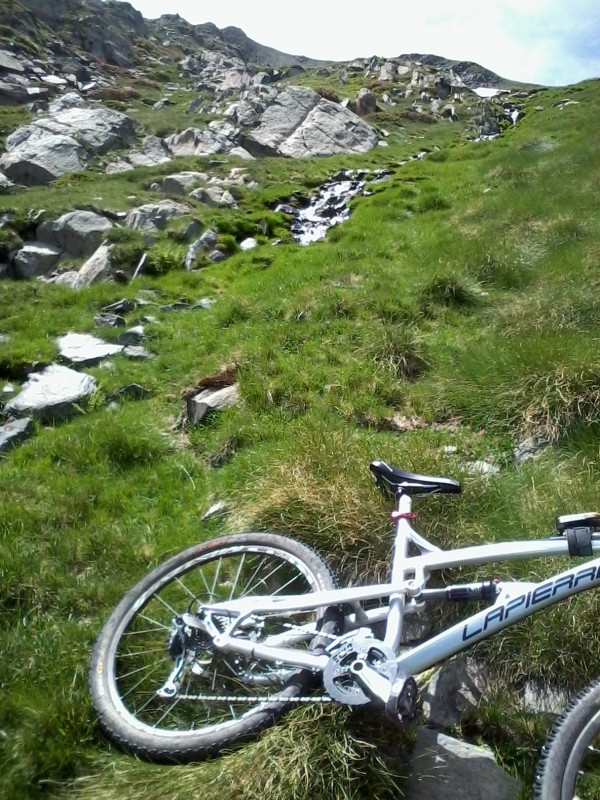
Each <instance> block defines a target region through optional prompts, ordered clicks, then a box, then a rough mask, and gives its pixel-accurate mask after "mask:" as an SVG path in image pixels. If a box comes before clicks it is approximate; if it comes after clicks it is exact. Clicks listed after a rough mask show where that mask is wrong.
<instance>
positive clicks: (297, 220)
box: [275, 171, 366, 245]
mask: <svg viewBox="0 0 600 800" xmlns="http://www.w3.org/2000/svg"><path fill="white" fill-rule="evenodd" d="M365 175H366V173H365V172H361V173H354V172H344V171H342V172H341V173H339V174H338V175H336V176H335V177H334V178H332V179H331V180H330V181H327V182H326V183H324V184H323V185H322V186H321V188H320V189H319V190H318V192H316V193H315V194H314V195H313V196H311V198H310V199H309V201H308V203H307V205H306V206H305V207H303V208H295V207H294V206H291V205H289V204H284V205H279V206H277V208H276V209H275V210H276V211H281V212H283V213H285V214H290V215H292V217H293V220H292V223H291V225H290V229H291V231H292V234H293V237H294V239H295V241H297V242H298V243H299V244H303V245H307V244H311V243H312V242H317V241H320V240H321V239H324V238H325V235H326V233H327V231H328V230H329V228H331V227H333V226H334V225H339V224H340V223H341V222H343V221H344V220H346V219H348V217H349V216H350V209H349V207H348V202H349V201H350V199H351V198H353V197H356V196H357V195H359V194H364V193H365V191H366V181H365V180H364V177H365Z"/></svg>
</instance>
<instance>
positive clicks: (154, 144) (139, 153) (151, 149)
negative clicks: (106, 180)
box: [106, 136, 171, 175]
mask: <svg viewBox="0 0 600 800" xmlns="http://www.w3.org/2000/svg"><path fill="white" fill-rule="evenodd" d="M170 160H171V153H170V152H169V149H168V147H167V145H166V144H165V142H164V141H163V140H162V139H159V137H158V136H146V138H145V139H144V140H143V142H142V149H141V150H133V151H132V152H131V153H128V154H127V155H126V156H125V157H121V158H118V159H117V160H116V161H113V162H111V163H110V164H109V165H108V166H107V167H106V172H107V174H109V175H111V174H113V173H115V172H128V171H129V170H131V169H134V168H135V167H153V166H156V165H157V164H166V162H167V161H170Z"/></svg>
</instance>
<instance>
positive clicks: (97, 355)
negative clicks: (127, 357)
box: [56, 333, 123, 367]
mask: <svg viewBox="0 0 600 800" xmlns="http://www.w3.org/2000/svg"><path fill="white" fill-rule="evenodd" d="M56 343H57V344H58V350H59V353H60V355H61V356H62V357H63V358H64V359H66V360H67V361H70V362H71V364H78V365H80V366H88V367H89V366H92V365H93V364H98V362H100V361H102V359H103V358H108V357H109V356H114V355H116V354H117V353H120V352H121V351H122V350H123V345H122V344H110V343H109V342H104V341H102V339H98V338H97V337H96V336H91V335H90V334H89V333H67V334H66V335H65V336H59V337H58V338H57V340H56Z"/></svg>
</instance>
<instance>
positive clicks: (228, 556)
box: [108, 545, 321, 736]
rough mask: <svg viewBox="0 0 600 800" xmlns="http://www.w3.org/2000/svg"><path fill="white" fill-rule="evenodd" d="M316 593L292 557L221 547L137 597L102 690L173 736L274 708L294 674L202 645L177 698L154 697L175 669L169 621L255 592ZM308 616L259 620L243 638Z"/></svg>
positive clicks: (138, 723)
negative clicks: (260, 624) (273, 703)
mask: <svg viewBox="0 0 600 800" xmlns="http://www.w3.org/2000/svg"><path fill="white" fill-rule="evenodd" d="M319 588H321V587H320V585H319V581H318V579H317V577H316V576H315V575H314V574H313V573H312V572H311V570H310V569H309V568H308V567H307V566H306V564H304V563H303V562H302V561H301V560H300V559H298V558H297V557H295V556H293V555H292V554H289V553H287V552H285V551H282V550H278V549H274V548H271V547H268V546H263V545H240V546H237V547H226V548H222V549H219V550H215V551H213V552H210V553H207V554H202V555H201V556H198V557H196V559H193V560H192V561H191V562H188V563H187V564H185V565H180V566H178V567H174V568H173V569H172V570H171V571H169V572H168V573H167V574H166V575H164V576H163V577H162V578H161V579H160V580H159V581H157V583H156V584H155V585H154V586H153V587H152V588H151V589H149V590H148V591H146V592H145V593H144V594H142V595H141V597H140V598H139V599H138V601H137V602H136V603H135V605H134V607H133V608H132V609H131V611H130V613H129V614H127V615H126V616H125V618H124V619H123V620H122V622H121V624H120V626H119V628H118V630H117V631H116V633H115V635H114V637H113V640H112V646H111V648H110V651H109V654H108V657H109V659H110V662H111V670H110V671H109V675H110V677H109V687H108V690H109V693H110V694H111V695H112V699H113V702H114V704H115V706H116V707H117V708H118V710H119V712H120V714H121V715H122V716H124V717H126V718H127V719H128V722H129V723H130V724H131V725H133V726H135V727H137V728H138V729H140V730H143V731H146V732H148V731H152V732H153V733H156V734H158V733H160V734H161V735H162V736H181V735H186V734H190V735H193V734H194V733H197V732H198V731H200V730H204V731H207V730H210V731H214V729H215V728H222V727H226V726H230V725H234V724H235V723H237V722H239V721H240V720H241V719H243V718H245V717H247V716H248V715H249V714H252V713H255V712H256V711H257V710H259V709H262V710H264V709H266V707H267V705H268V703H269V702H273V697H274V696H275V697H277V698H278V700H279V705H280V704H281V702H282V701H283V700H285V699H286V698H288V697H289V696H292V695H294V694H295V693H296V691H297V689H296V687H295V686H294V685H291V683H292V682H291V679H292V678H293V676H294V675H295V674H297V671H295V670H289V669H288V670H284V669H281V668H277V667H276V666H274V665H273V664H268V663H266V662H259V661H256V660H253V659H247V658H244V657H242V656H238V655H236V654H231V653H229V654H219V653H216V652H214V650H212V649H211V647H210V645H209V644H208V642H207V641H206V640H203V641H201V642H200V643H199V645H198V648H197V650H196V652H195V656H194V659H193V661H190V663H188V664H187V666H186V669H185V673H184V676H183V678H182V683H181V687H180V691H179V692H178V695H177V696H176V697H174V698H172V699H165V698H161V697H158V695H157V691H158V690H159V689H160V688H161V687H162V686H163V685H164V683H165V681H166V679H167V677H168V675H169V674H170V673H171V672H172V671H173V669H174V666H175V662H174V656H175V655H176V653H174V651H176V650H177V644H176V643H175V644H173V630H174V628H173V618H174V616H177V615H180V614H182V613H184V612H188V613H194V612H195V611H197V609H198V607H199V606H201V605H202V604H208V603H215V602H220V601H224V600H230V599H236V598H240V597H251V596H254V595H259V594H261V595H283V594H304V593H307V592H312V591H316V590H318V589H319ZM314 618H315V614H314V612H313V613H312V614H309V613H307V614H301V615H294V618H293V620H292V619H289V620H287V621H286V620H282V618H281V617H271V618H267V619H266V620H265V624H264V627H263V628H258V627H256V628H255V629H249V630H248V632H247V635H248V636H249V637H251V638H254V639H255V640H256V641H259V640H260V639H261V638H263V637H264V636H265V635H272V634H274V633H280V632H282V630H284V629H285V626H288V625H290V624H292V623H293V624H295V625H301V624H305V623H306V622H308V621H310V620H311V619H313V620H314ZM282 626H284V627H282ZM169 643H171V654H169ZM216 697H219V698H227V699H219V700H217V699H214V698H216ZM190 698H194V699H190ZM200 698H211V699H200ZM233 698H235V699H233ZM258 698H260V699H258ZM249 700H251V702H248V701H249Z"/></svg>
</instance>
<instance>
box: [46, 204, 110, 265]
mask: <svg viewBox="0 0 600 800" xmlns="http://www.w3.org/2000/svg"><path fill="white" fill-rule="evenodd" d="M112 227H113V225H112V222H110V221H109V220H108V219H106V217H103V216H101V215H100V214H95V213H93V212H92V211H71V212H70V213H69V214H63V216H62V217H59V218H58V219H55V220H47V221H46V222H43V223H42V224H41V225H40V226H39V227H38V229H37V233H36V236H37V238H38V240H39V241H41V242H45V243H46V244H50V245H53V246H54V247H58V248H60V249H61V250H64V251H66V252H67V253H68V254H69V255H72V256H91V255H92V254H93V253H94V252H95V251H96V250H97V249H98V247H99V246H100V244H101V242H102V239H103V238H104V237H105V236H106V234H107V233H108V231H109V230H110V229H111V228H112Z"/></svg>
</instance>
